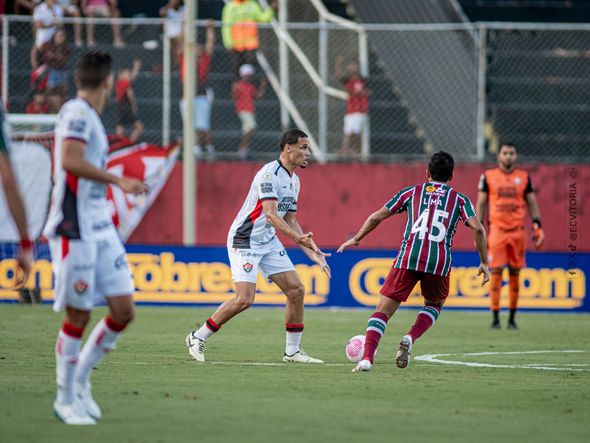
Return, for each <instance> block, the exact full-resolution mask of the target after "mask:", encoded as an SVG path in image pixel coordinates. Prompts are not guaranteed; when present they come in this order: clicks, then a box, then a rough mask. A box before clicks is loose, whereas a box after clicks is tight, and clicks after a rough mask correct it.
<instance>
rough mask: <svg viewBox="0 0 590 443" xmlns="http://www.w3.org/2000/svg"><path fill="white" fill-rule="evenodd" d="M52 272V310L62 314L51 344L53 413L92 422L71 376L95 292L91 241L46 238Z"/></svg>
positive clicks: (77, 421)
mask: <svg viewBox="0 0 590 443" xmlns="http://www.w3.org/2000/svg"><path fill="white" fill-rule="evenodd" d="M49 246H50V249H51V258H52V263H53V267H54V273H55V302H54V305H53V309H54V310H55V311H60V310H62V309H64V308H65V310H66V315H65V318H64V322H63V325H62V327H61V329H60V331H59V333H58V336H57V343H56V346H55V372H56V382H57V396H56V400H55V402H54V404H53V407H54V412H55V415H56V416H57V417H58V418H59V419H60V420H62V421H63V422H65V423H66V424H72V425H86V424H95V423H96V422H95V421H94V419H93V418H92V417H90V416H89V415H88V414H87V412H86V410H85V408H84V407H83V406H82V405H81V404H80V402H79V401H78V399H77V397H76V393H75V386H74V379H75V373H76V369H77V366H78V362H79V355H80V348H81V342H82V334H83V333H84V329H85V328H86V325H87V324H88V321H89V319H90V310H91V309H92V306H93V297H94V292H95V289H96V288H95V282H94V280H95V278H94V276H95V268H94V266H95V263H96V252H95V249H94V247H93V246H94V245H93V244H92V243H85V242H82V241H81V240H75V241H71V240H68V239H66V238H62V237H57V238H52V239H50V241H49Z"/></svg>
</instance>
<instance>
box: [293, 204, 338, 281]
mask: <svg viewBox="0 0 590 443" xmlns="http://www.w3.org/2000/svg"><path fill="white" fill-rule="evenodd" d="M284 220H285V221H286V222H287V224H288V225H289V226H291V228H293V230H294V231H295V232H297V233H299V235H304V234H303V229H301V226H300V225H299V221H298V220H297V216H296V213H295V212H287V213H286V214H285V218H284ZM311 242H312V243H313V244H314V245H315V242H314V241H313V239H311ZM315 247H316V248H317V249H319V248H318V247H317V245H315ZM300 248H301V250H302V251H303V253H304V254H305V255H306V256H307V258H309V259H310V260H311V261H312V262H314V263H315V264H317V265H318V266H319V267H320V268H321V269H322V271H324V272H325V273H326V274H328V277H331V276H332V273H331V271H330V266H328V263H327V262H326V256H329V255H330V254H322V255H319V254H316V253H315V252H313V251H312V250H310V249H308V248H306V247H304V246H301V245H300Z"/></svg>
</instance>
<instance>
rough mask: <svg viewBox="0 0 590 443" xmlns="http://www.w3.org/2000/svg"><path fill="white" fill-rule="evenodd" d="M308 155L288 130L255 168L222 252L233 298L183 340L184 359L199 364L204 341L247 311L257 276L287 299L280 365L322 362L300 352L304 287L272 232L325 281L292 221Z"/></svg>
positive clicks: (319, 256)
mask: <svg viewBox="0 0 590 443" xmlns="http://www.w3.org/2000/svg"><path fill="white" fill-rule="evenodd" d="M310 156H311V150H310V146H309V138H308V137H307V135H306V134H305V132H303V131H300V130H298V129H290V130H288V131H287V132H285V133H284V134H283V136H282V138H281V153H280V156H279V159H278V160H275V161H272V162H270V163H267V164H266V165H264V166H263V167H262V169H260V170H259V171H258V172H257V174H256V176H255V177H254V181H253V182H252V185H251V187H250V191H249V192H248V196H247V197H246V201H245V202H244V204H243V206H242V209H240V212H239V213H238V216H237V217H236V218H235V220H234V222H233V223H232V225H231V228H230V230H229V234H228V237H227V251H228V255H229V261H230V265H231V270H232V278H233V281H234V283H235V285H236V296H235V297H234V298H232V299H231V300H228V301H226V302H225V303H223V304H222V305H221V306H220V307H219V308H217V310H216V311H215V312H214V313H213V315H212V316H211V317H209V318H208V319H207V321H206V322H205V324H203V326H201V327H200V328H199V329H195V330H194V331H192V332H190V333H189V334H188V335H187V337H186V340H185V344H186V345H187V347H188V351H189V354H190V356H191V357H192V358H194V359H195V360H197V361H199V362H204V361H205V342H206V341H207V339H208V338H209V337H210V336H211V335H212V334H213V333H215V332H217V331H218V330H219V329H220V328H221V326H222V325H223V324H225V323H227V322H228V321H229V320H230V319H231V318H232V317H234V316H235V315H237V314H239V313H240V312H242V311H244V310H246V309H248V308H249V307H250V306H251V305H252V303H253V302H254V298H255V296H256V279H257V276H258V271H260V272H262V275H263V276H264V277H267V278H269V279H270V280H272V281H273V282H274V283H276V284H277V286H278V287H279V288H280V289H281V291H283V293H284V294H285V296H286V297H287V301H286V310H285V328H286V331H287V336H286V345H285V354H284V356H283V361H284V362H286V363H290V362H293V363H323V362H322V361H321V360H318V359H316V358H312V357H310V356H309V355H307V354H306V353H305V352H304V351H303V350H302V349H301V348H300V347H299V344H300V342H301V336H302V334H303V297H304V295H305V288H304V287H303V284H302V283H301V280H300V279H299V275H298V274H297V272H296V271H295V268H294V267H293V263H291V260H290V259H289V256H288V255H287V252H286V251H285V248H284V247H283V245H282V244H281V242H280V241H279V239H278V238H277V236H276V234H277V231H278V232H279V233H281V234H283V235H285V236H287V237H289V238H291V239H292V240H293V241H295V242H296V243H298V244H299V246H300V247H301V249H302V250H303V252H304V253H305V254H306V255H307V257H309V259H310V260H311V261H313V262H314V263H316V264H317V265H318V266H320V267H321V269H322V270H323V271H324V272H325V273H326V274H327V275H328V276H330V267H329V266H328V264H327V263H326V256H327V254H324V253H323V252H322V251H321V250H320V249H319V248H318V247H317V246H316V244H315V243H314V241H313V239H312V233H311V232H308V233H303V231H302V229H301V227H300V226H299V223H298V222H297V217H296V214H297V203H298V197H299V178H298V177H297V175H296V174H295V172H294V171H295V168H297V167H305V166H307V165H308V163H309V160H310Z"/></svg>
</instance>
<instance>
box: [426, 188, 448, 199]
mask: <svg viewBox="0 0 590 443" xmlns="http://www.w3.org/2000/svg"><path fill="white" fill-rule="evenodd" d="M426 193H427V194H435V195H439V196H441V197H444V196H445V194H446V193H447V191H446V189H444V188H442V187H439V186H434V185H430V186H426Z"/></svg>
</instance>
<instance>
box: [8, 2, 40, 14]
mask: <svg viewBox="0 0 590 443" xmlns="http://www.w3.org/2000/svg"><path fill="white" fill-rule="evenodd" d="M39 3H40V0H16V1H15V2H14V13H15V14H21V15H31V14H32V13H33V11H34V10H35V8H36V7H37V6H38V5H39Z"/></svg>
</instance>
